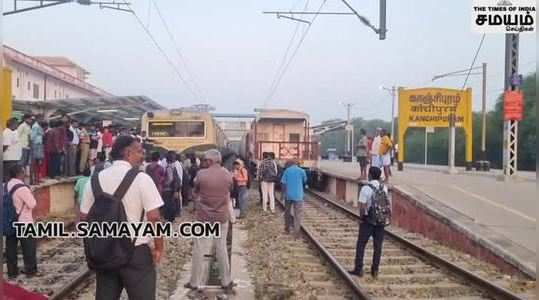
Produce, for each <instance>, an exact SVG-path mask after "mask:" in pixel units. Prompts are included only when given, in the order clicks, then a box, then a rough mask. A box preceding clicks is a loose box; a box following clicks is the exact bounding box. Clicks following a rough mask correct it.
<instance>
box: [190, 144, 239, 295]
mask: <svg viewBox="0 0 539 300" xmlns="http://www.w3.org/2000/svg"><path fill="white" fill-rule="evenodd" d="M203 163H204V164H205V165H207V166H208V167H207V168H205V169H200V170H199V171H198V174H197V176H196V178H195V180H194V183H195V194H196V195H197V196H198V197H196V198H198V199H197V200H195V218H196V220H197V221H200V222H212V223H219V224H220V236H218V237H209V238H195V239H194V241H193V254H192V257H193V263H192V268H191V279H190V281H189V282H188V283H186V284H185V285H184V287H185V288H188V289H199V288H200V287H201V286H202V285H204V284H205V282H202V274H203V270H202V268H203V266H204V263H203V259H204V256H206V255H210V254H211V253H212V248H213V246H215V255H216V257H217V263H218V265H219V277H220V278H221V286H222V287H223V288H224V289H225V290H226V291H227V292H231V291H232V289H233V288H234V286H236V284H235V283H234V282H233V281H232V279H231V278H230V264H229V261H228V251H227V245H226V238H227V234H228V226H229V221H230V213H229V204H230V191H231V189H232V174H230V172H228V171H227V170H226V169H225V168H223V167H222V166H221V163H222V157H221V153H220V152H219V151H217V150H216V149H211V150H208V151H206V153H204V160H203Z"/></svg>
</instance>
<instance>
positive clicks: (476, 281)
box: [307, 189, 525, 300]
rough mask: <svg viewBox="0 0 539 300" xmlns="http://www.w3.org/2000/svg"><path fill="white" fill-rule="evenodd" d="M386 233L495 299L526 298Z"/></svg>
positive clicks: (347, 210) (356, 216) (341, 207)
mask: <svg viewBox="0 0 539 300" xmlns="http://www.w3.org/2000/svg"><path fill="white" fill-rule="evenodd" d="M307 192H308V193H309V194H310V195H313V196H314V197H316V198H318V199H321V200H322V201H324V202H326V203H329V204H331V205H332V206H334V207H336V208H337V209H339V210H341V211H342V212H344V213H346V214H347V215H349V216H350V217H352V218H354V219H357V220H359V218H360V216H359V214H358V213H357V212H355V211H353V210H352V209H350V208H349V207H346V206H344V205H342V204H340V203H337V202H335V201H333V200H331V199H328V198H326V197H325V196H324V195H321V194H319V193H318V192H315V191H312V190H310V189H308V190H307ZM385 233H386V234H387V235H389V237H390V238H392V239H393V240H395V241H397V242H398V243H400V244H402V245H403V246H405V247H407V248H408V249H411V250H412V251H413V252H415V253H416V254H417V255H419V256H421V257H424V258H425V259H427V260H428V261H429V262H431V263H433V264H434V265H436V266H438V267H440V268H443V269H446V270H448V271H449V272H451V273H453V274H456V275H457V276H459V277H460V278H462V279H465V280H467V281H468V282H470V283H471V284H473V285H474V286H476V287H477V288H479V289H481V290H482V291H484V292H486V293H487V294H488V295H489V296H491V297H493V298H494V299H509V300H525V298H522V297H519V296H518V295H516V294H515V293H513V292H511V291H509V290H507V289H505V288H503V287H501V286H499V285H497V284H494V283H491V282H489V281H488V280H486V279H484V278H482V277H480V276H478V275H476V274H474V273H472V272H470V271H468V270H466V269H464V268H462V267H460V266H458V265H456V264H454V263H452V262H450V261H448V260H446V259H444V258H442V257H440V256H438V255H436V254H434V253H432V252H430V251H428V250H427V249H424V248H421V247H419V246H417V245H415V244H413V243H412V242H410V241H409V240H407V239H406V238H404V237H402V236H400V235H399V234H397V233H395V232H392V231H391V230H389V229H387V228H386V230H385Z"/></svg>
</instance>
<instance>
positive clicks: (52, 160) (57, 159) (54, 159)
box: [48, 152, 62, 178]
mask: <svg viewBox="0 0 539 300" xmlns="http://www.w3.org/2000/svg"><path fill="white" fill-rule="evenodd" d="M61 163H62V154H61V153H54V152H51V153H49V165H48V173H49V177H50V178H54V177H57V176H60V165H61Z"/></svg>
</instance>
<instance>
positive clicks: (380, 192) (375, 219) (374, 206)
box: [367, 183, 391, 226]
mask: <svg viewBox="0 0 539 300" xmlns="http://www.w3.org/2000/svg"><path fill="white" fill-rule="evenodd" d="M368 186H369V187H370V188H371V189H372V195H371V207H370V208H369V211H368V214H367V222H369V223H370V224H372V225H375V226H387V225H389V224H391V204H390V203H389V198H388V195H387V193H386V192H385V191H384V185H383V184H382V183H380V185H379V186H378V187H375V186H374V185H372V184H370V183H369V184H368Z"/></svg>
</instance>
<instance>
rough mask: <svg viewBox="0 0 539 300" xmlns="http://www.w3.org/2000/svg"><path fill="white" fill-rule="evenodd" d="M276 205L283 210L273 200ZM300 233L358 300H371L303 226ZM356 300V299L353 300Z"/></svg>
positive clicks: (278, 201)
mask: <svg viewBox="0 0 539 300" xmlns="http://www.w3.org/2000/svg"><path fill="white" fill-rule="evenodd" d="M275 201H276V202H277V203H279V205H280V206H281V207H282V209H283V210H284V209H285V205H284V203H283V201H282V200H277V199H275ZM301 231H302V232H303V234H304V235H305V236H306V237H307V239H308V240H309V241H310V242H311V243H312V244H313V245H314V246H315V247H316V248H317V249H318V251H320V252H321V253H322V255H323V256H324V257H325V258H326V260H327V261H328V262H329V263H330V265H331V266H332V267H333V268H334V269H335V271H336V272H337V273H338V274H339V275H340V276H341V278H342V279H344V281H345V282H346V283H347V284H348V286H349V287H350V288H351V289H352V290H353V291H354V293H355V296H356V297H359V299H362V300H371V299H373V298H372V297H370V296H369V295H368V294H367V292H366V291H364V290H363V289H362V288H361V287H360V286H359V284H358V283H357V282H356V281H355V280H354V279H353V278H352V276H350V274H348V270H346V269H345V268H344V267H343V266H342V265H341V264H340V263H339V262H338V261H337V259H336V258H335V257H334V256H333V254H331V253H330V252H329V251H328V250H327V249H326V247H324V245H322V244H321V243H320V242H319V241H318V240H317V239H316V238H315V237H314V235H313V234H312V233H311V232H310V231H309V230H308V229H307V228H306V227H305V226H303V224H301ZM354 299H356V298H354Z"/></svg>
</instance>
